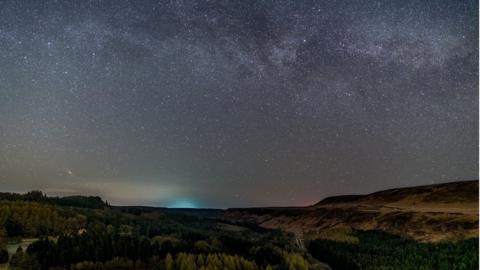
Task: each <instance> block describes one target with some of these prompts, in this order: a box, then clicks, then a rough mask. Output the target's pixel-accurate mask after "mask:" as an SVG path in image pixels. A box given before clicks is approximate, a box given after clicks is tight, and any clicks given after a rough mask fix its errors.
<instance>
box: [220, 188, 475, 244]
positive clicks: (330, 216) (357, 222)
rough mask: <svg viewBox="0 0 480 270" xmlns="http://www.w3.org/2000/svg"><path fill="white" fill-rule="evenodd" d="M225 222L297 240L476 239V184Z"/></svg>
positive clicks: (240, 213) (237, 212) (343, 199)
mask: <svg viewBox="0 0 480 270" xmlns="http://www.w3.org/2000/svg"><path fill="white" fill-rule="evenodd" d="M225 216H226V218H227V219H229V220H232V221H243V222H254V223H256V224H259V225H260V226H262V227H265V228H278V229H283V230H286V231H290V232H294V233H296V234H297V235H303V234H321V233H322V232H323V231H325V230H330V229H332V228H352V229H355V230H365V231H366V230H381V231H385V232H388V233H391V234H394V235H399V236H402V237H406V238H410V239H414V240H417V241H422V242H436V241H440V240H449V239H467V238H471V237H478V181H462V182H452V183H444V184H437V185H428V186H418V187H408V188H397V189H390V190H384V191H379V192H375V193H371V194H366V195H347V196H335V197H329V198H325V199H323V200H322V201H320V202H319V203H317V204H314V205H312V206H308V207H294V208H246V209H228V210H227V211H226V214H225Z"/></svg>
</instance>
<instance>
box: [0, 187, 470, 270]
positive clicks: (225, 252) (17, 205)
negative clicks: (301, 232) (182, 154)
mask: <svg viewBox="0 0 480 270" xmlns="http://www.w3.org/2000/svg"><path fill="white" fill-rule="evenodd" d="M28 194H29V195H28V196H27V195H18V196H17V195H12V194H9V195H5V194H3V195H2V196H1V199H2V200H1V201H0V263H6V262H8V261H9V269H14V270H24V269H29V270H30V269H31V270H36V269H40V270H48V269H75V270H80V269H181V270H184V269H231V270H234V269H238V270H241V269H259V270H261V269H272V270H274V269H278V270H282V269H285V270H293V269H302V270H303V269H328V268H327V267H326V266H325V264H323V263H326V264H328V265H329V266H330V267H331V268H332V269H354V270H356V269H445V270H446V269H465V270H469V269H477V268H478V238H476V239H470V240H462V241H450V242H440V243H436V244H431V243H419V242H415V241H413V240H407V239H404V238H400V237H397V236H393V235H390V234H386V233H383V232H379V231H352V230H348V231H347V233H345V232H344V231H337V232H325V233H323V234H319V235H317V236H318V237H317V238H315V237H312V238H308V239H307V237H306V236H305V237H306V239H305V244H306V249H305V248H304V247H301V246H299V245H298V243H297V242H296V239H295V236H294V235H293V234H290V233H287V232H283V231H279V230H272V229H265V228H262V227H259V226H257V225H255V224H252V223H234V222H231V221H226V220H224V219H223V218H222V216H221V215H220V213H221V211H220V210H205V209H204V210H199V211H195V210H185V209H179V210H175V209H164V208H152V207H113V206H110V205H109V204H108V203H106V202H103V201H102V200H101V199H100V198H91V197H81V196H76V197H70V198H69V199H68V201H66V200H62V199H60V198H49V197H47V196H45V195H44V194H42V193H41V192H40V193H39V192H33V193H28ZM100 203H101V205H102V207H99V206H100ZM24 238H33V239H36V241H35V242H33V243H32V244H30V245H29V246H28V247H27V248H23V249H22V248H21V247H19V248H18V249H17V250H16V251H15V252H14V253H12V254H8V251H7V249H6V246H7V244H8V243H9V242H11V241H16V240H19V239H24ZM9 257H10V260H9Z"/></svg>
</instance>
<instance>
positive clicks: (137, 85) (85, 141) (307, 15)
mask: <svg viewBox="0 0 480 270" xmlns="http://www.w3.org/2000/svg"><path fill="white" fill-rule="evenodd" d="M478 87H479V85H478V3H477V1H472V0H468V1H466V0H465V1H453V0H452V1H446V0H441V1H440V0H439V1H404V0H398V1H370V0H369V1H294V0H289V1H278V0H275V1H274V0H271V1H253V0H252V1H243V0H242V1H233V0H231V1H98V0H96V1H47V0H42V1H38V0H31V1H23V0H22V1H13V0H12V1H0V186H1V190H2V191H16V192H25V191H28V190H32V189H40V190H43V191H45V192H46V193H48V194H49V195H71V194H85V195H100V196H102V197H104V198H105V199H108V200H109V202H111V203H113V204H129V205H132V204H136V205H156V206H172V207H178V206H194V207H220V208H224V207H244V206H284V205H308V204H311V203H315V202H316V201H318V200H320V199H322V198H324V197H325V196H331V195H339V194H350V193H365V192H372V191H376V190H380V189H385V188H393V187H401V186H412V185H421V184H431V183H440V182H448V181H457V180H466V179H477V178H478V176H477V174H478V89H479V88H478Z"/></svg>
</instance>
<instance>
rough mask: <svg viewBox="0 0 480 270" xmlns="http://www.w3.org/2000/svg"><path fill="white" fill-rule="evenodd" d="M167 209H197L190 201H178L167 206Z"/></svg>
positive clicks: (195, 204)
mask: <svg viewBox="0 0 480 270" xmlns="http://www.w3.org/2000/svg"><path fill="white" fill-rule="evenodd" d="M168 207H169V208H197V207H198V205H197V203H195V202H194V201H192V200H188V199H178V200H175V201H173V202H171V203H170V204H169V205H168Z"/></svg>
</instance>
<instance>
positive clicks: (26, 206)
mask: <svg viewBox="0 0 480 270" xmlns="http://www.w3.org/2000/svg"><path fill="white" fill-rule="evenodd" d="M86 223H87V217H86V216H85V215H82V214H79V213H78V212H77V211H74V210H69V209H59V208H57V207H55V206H53V205H49V204H40V203H37V202H26V201H2V202H1V203H0V238H2V237H39V236H42V235H59V234H62V233H76V232H77V231H78V230H79V229H80V228H82V227H84V226H86Z"/></svg>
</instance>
